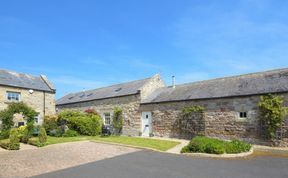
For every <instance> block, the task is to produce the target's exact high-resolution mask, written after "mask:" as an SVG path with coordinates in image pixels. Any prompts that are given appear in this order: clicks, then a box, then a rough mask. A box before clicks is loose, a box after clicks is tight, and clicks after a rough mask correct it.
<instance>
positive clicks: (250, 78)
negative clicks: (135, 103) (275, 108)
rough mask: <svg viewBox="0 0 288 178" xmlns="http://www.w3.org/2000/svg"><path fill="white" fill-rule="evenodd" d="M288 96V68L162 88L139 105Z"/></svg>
mask: <svg viewBox="0 0 288 178" xmlns="http://www.w3.org/2000/svg"><path fill="white" fill-rule="evenodd" d="M278 92H288V68H284V69H277V70H271V71H265V72H259V73H252V74H246V75H239V76H233V77H225V78H218V79H212V80H206V81H200V82H194V83H187V84H182V85H177V86H176V88H172V87H164V88H160V89H158V90H156V91H155V92H154V93H152V94H151V95H150V96H149V97H148V98H146V99H145V100H144V101H142V103H158V102H169V101H182V100H193V99H210V98H221V97H232V96H245V95H254V94H267V93H278Z"/></svg>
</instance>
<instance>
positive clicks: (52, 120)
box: [43, 116, 58, 135]
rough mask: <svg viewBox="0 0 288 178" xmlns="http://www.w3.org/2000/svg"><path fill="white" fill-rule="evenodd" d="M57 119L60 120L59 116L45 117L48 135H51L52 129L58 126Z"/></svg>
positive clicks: (44, 123)
mask: <svg viewBox="0 0 288 178" xmlns="http://www.w3.org/2000/svg"><path fill="white" fill-rule="evenodd" d="M57 121H58V117H57V116H46V117H45V118H44V122H43V127H44V128H45V130H46V132H47V134H48V135H50V132H51V131H52V130H55V129H57V128H58V124H57Z"/></svg>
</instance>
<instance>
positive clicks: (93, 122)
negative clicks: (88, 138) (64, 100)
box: [58, 111, 102, 136]
mask: <svg viewBox="0 0 288 178" xmlns="http://www.w3.org/2000/svg"><path fill="white" fill-rule="evenodd" d="M63 120H64V121H67V125H68V127H69V128H70V129H72V130H75V131H77V132H78V133H79V134H82V135H92V136H95V135H99V134H100V133H101V129H102V119H101V118H100V116H98V115H95V114H91V113H88V114H87V113H81V112H78V111H63V112H61V113H59V120H58V122H63Z"/></svg>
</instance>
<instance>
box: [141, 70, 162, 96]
mask: <svg viewBox="0 0 288 178" xmlns="http://www.w3.org/2000/svg"><path fill="white" fill-rule="evenodd" d="M164 86H165V84H164V82H163V81H162V79H161V77H160V75H159V74H156V75H155V76H153V77H152V78H151V79H150V80H149V81H148V82H147V83H146V84H145V85H144V86H143V87H142V88H141V100H143V99H145V98H147V97H148V96H149V95H150V94H151V93H152V92H154V91H155V90H156V89H158V88H161V87H164Z"/></svg>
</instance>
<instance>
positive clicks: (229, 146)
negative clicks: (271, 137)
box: [181, 137, 251, 154]
mask: <svg viewBox="0 0 288 178" xmlns="http://www.w3.org/2000/svg"><path fill="white" fill-rule="evenodd" d="M250 149H251V145H250V144H248V143H245V142H242V141H239V140H233V141H231V142H229V141H224V140H220V139H215V138H208V137H195V138H193V139H192V140H191V141H190V143H189V144H188V145H187V146H185V147H183V148H182V150H181V153H211V154H223V153H228V154H230V153H242V152H247V151H249V150H250Z"/></svg>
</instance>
